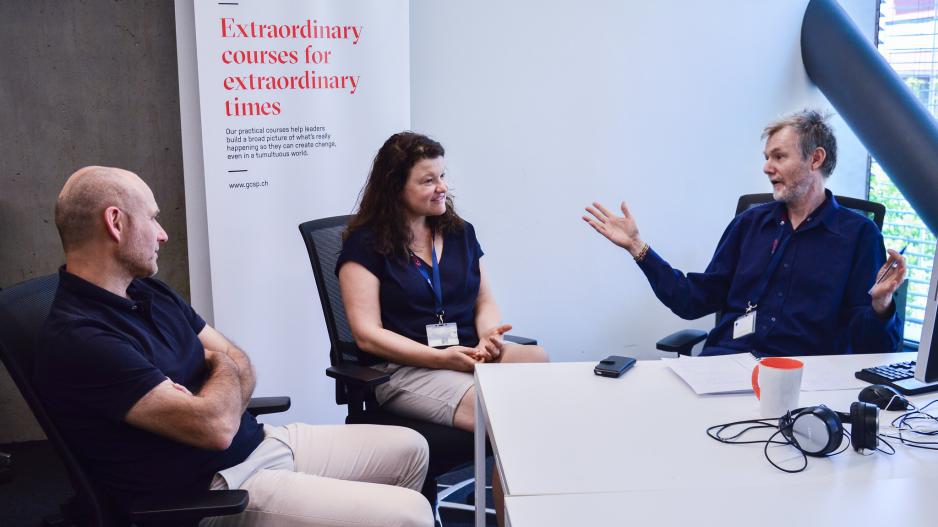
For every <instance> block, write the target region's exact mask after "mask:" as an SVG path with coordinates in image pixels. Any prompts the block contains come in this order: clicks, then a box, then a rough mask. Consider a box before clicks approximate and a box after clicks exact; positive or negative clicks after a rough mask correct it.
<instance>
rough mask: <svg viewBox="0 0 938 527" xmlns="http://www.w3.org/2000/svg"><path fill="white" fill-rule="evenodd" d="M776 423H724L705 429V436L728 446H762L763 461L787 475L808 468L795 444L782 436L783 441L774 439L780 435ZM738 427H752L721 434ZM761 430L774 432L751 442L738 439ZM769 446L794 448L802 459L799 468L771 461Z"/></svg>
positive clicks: (763, 420) (760, 420) (751, 420)
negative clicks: (733, 432)
mask: <svg viewBox="0 0 938 527" xmlns="http://www.w3.org/2000/svg"><path fill="white" fill-rule="evenodd" d="M777 423H778V421H777V420H776V419H748V420H744V421H734V422H732V423H725V424H721V425H715V426H711V427H710V428H707V435H708V436H709V437H710V438H711V439H714V440H716V441H719V442H721V443H725V444H729V445H752V444H764V445H765V447H764V448H763V449H762V454H763V455H764V456H765V459H766V460H767V461H768V462H769V463H770V464H771V465H772V466H773V467H775V468H777V469H779V470H781V471H782V472H788V473H789V474H794V473H797V472H801V471H802V470H804V469H805V468H807V466H808V456H807V455H805V453H804V451H803V450H802V449H801V448H799V447H798V445H797V443H795V442H792V441H791V440H789V439H788V438H787V437H785V436H784V435H783V436H782V437H784V438H785V440H784V441H779V440H776V439H775V438H776V436H778V435H779V434H781V433H782V431H781V430H780V429H779V427H778V424H777ZM740 425H752V426H747V427H745V428H743V429H742V430H740V431H739V432H736V433H735V434H732V435H729V436H725V435H723V433H724V432H727V431H728V429H730V428H731V427H734V426H740ZM761 429H773V430H775V432H774V433H773V434H772V435H771V436H769V438H768V439H753V440H740V439H739V438H740V437H742V435H743V434H745V433H747V432H749V431H752V430H761ZM769 445H782V446H785V445H787V446H792V447H794V449H795V451H797V452H798V453H799V454H801V457H802V465H801V467H800V468H797V469H789V468H784V467H782V466H781V465H779V464H778V463H776V462H775V461H773V460H772V457H771V456H770V455H769Z"/></svg>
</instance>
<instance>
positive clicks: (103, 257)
mask: <svg viewBox="0 0 938 527" xmlns="http://www.w3.org/2000/svg"><path fill="white" fill-rule="evenodd" d="M158 213H159V209H158V207H157V205H156V201H155V200H154V198H153V193H152V192H151V191H150V189H149V187H147V185H146V184H145V183H144V182H143V181H142V180H141V179H140V178H139V177H137V176H136V175H134V174H132V173H130V172H127V171H124V170H119V169H114V168H105V167H87V168H84V169H81V170H79V171H78V172H76V173H75V174H73V175H72V176H71V177H70V178H69V179H68V181H67V182H66V183H65V186H64V187H63V189H62V192H61V194H60V195H59V198H58V200H57V201H56V210H55V221H56V226H57V227H58V229H59V234H60V236H61V238H62V245H63V248H64V249H65V262H66V263H65V266H64V267H62V269H61V270H60V271H59V275H60V282H59V289H58V291H57V293H56V298H55V301H54V303H53V306H52V309H51V311H50V314H49V318H48V320H47V321H46V325H45V327H44V329H43V333H42V336H41V341H40V344H39V348H38V350H37V354H36V359H35V360H36V365H35V366H36V367H35V373H34V377H35V378H34V382H35V385H36V388H37V391H38V393H39V396H40V397H41V398H42V400H43V402H44V403H45V405H46V407H47V409H48V411H49V414H50V415H51V417H52V419H53V420H54V421H55V422H56V424H57V425H58V427H59V429H60V430H61V431H62V434H63V436H64V437H65V439H66V441H68V442H69V444H70V445H71V446H72V448H73V449H74V451H75V453H76V454H77V457H78V460H79V462H80V463H82V465H83V466H84V467H85V469H86V470H87V471H88V472H89V474H90V476H91V478H92V480H93V481H94V483H95V484H97V485H98V486H100V487H101V488H102V489H103V490H104V491H105V492H106V493H107V494H108V495H109V497H110V498H112V500H113V502H114V504H115V505H116V508H117V509H118V510H120V509H124V508H126V507H127V506H128V505H129V504H130V503H131V502H132V501H134V500H136V499H138V498H144V497H151V496H153V495H173V494H180V493H187V492H191V491H193V490H196V489H201V490H205V489H208V488H213V489H223V488H244V489H247V490H248V491H249V493H250V502H249V504H248V509H247V511H246V512H244V513H242V514H241V515H238V516H229V517H222V518H214V519H212V520H211V522H212V523H214V524H224V523H226V522H230V523H231V524H237V525H255V524H256V525H268V524H276V523H277V522H278V521H280V520H281V519H283V518H290V519H291V522H295V524H298V525H305V524H309V525H337V526H338V525H348V524H350V523H354V524H356V525H374V526H379V525H402V526H404V525H421V526H423V525H426V526H429V525H432V523H433V520H432V514H431V511H430V507H429V504H428V503H427V501H426V499H424V498H423V496H421V495H420V494H419V493H418V492H416V491H417V490H419V489H420V487H421V485H422V483H423V479H424V476H425V474H426V469H427V445H426V441H425V440H424V439H423V438H422V437H421V436H419V435H418V434H417V433H416V432H414V431H412V430H409V429H404V428H399V427H378V426H367V425H362V426H311V425H306V424H302V423H295V424H291V425H287V426H285V427H273V426H267V425H265V426H262V425H261V424H259V423H258V422H257V421H256V420H255V419H254V417H253V416H251V415H250V414H249V413H247V412H246V411H245V409H246V407H247V404H248V401H249V400H250V398H251V394H252V392H253V390H254V384H255V377H254V369H253V367H252V365H251V362H250V360H248V357H247V355H246V354H245V353H244V352H243V351H241V350H240V349H238V347H237V346H235V345H234V344H232V343H231V341H229V340H228V339H227V338H226V337H224V336H223V335H222V334H221V333H219V332H218V331H216V330H215V329H214V328H212V327H211V326H209V325H207V324H206V323H205V321H204V320H202V318H201V317H199V315H198V314H196V312H195V311H194V310H193V309H192V308H191V307H190V306H189V305H188V304H187V303H186V302H185V301H184V300H182V299H181V298H180V297H179V296H178V295H177V294H176V293H174V292H173V291H172V290H171V289H170V288H169V287H168V286H166V285H165V284H163V283H162V282H160V281H158V280H156V279H153V278H151V277H152V276H153V275H154V274H155V273H156V271H157V253H158V251H159V248H160V246H161V245H162V244H163V243H165V242H166V240H167V235H166V232H165V231H164V230H163V228H162V227H161V226H160V224H159V221H158V220H157V215H158ZM363 503H367V506H363V505H362V504H363ZM292 524H294V523H291V525H292Z"/></svg>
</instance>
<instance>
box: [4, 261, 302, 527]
mask: <svg viewBox="0 0 938 527" xmlns="http://www.w3.org/2000/svg"><path fill="white" fill-rule="evenodd" d="M58 283H59V276H58V274H52V275H47V276H42V277H39V278H34V279H32V280H28V281H26V282H22V283H19V284H16V285H14V286H12V287H9V288H7V289H4V290H3V291H0V359H2V360H3V364H4V365H5V366H6V368H7V370H8V371H9V372H10V377H12V378H13V381H14V382H15V383H16V386H17V388H19V390H20V393H22V394H23V398H24V399H26V403H27V404H28V405H29V408H30V409H31V410H32V412H33V415H35V417H36V420H37V421H38V422H39V425H40V426H41V427H42V430H43V432H45V434H46V437H48V439H49V441H50V443H51V444H52V446H53V447H54V448H55V451H56V453H57V454H58V455H59V457H60V458H61V459H62V462H63V464H64V465H65V468H66V470H67V471H68V475H69V479H70V480H71V483H72V487H73V489H74V491H75V496H74V497H73V498H71V499H70V500H69V502H68V503H66V504H64V505H63V506H62V512H63V515H64V516H65V520H66V521H67V522H70V523H71V524H74V525H80V526H93V527H110V526H117V525H126V524H128V522H129V523H131V524H134V525H140V526H146V525H196V524H198V522H199V520H201V519H202V518H206V517H209V516H225V515H229V514H237V513H239V512H241V511H243V510H244V508H245V507H246V506H247V503H248V493H247V491H244V490H221V491H211V490H205V491H204V492H200V493H197V494H193V495H187V496H179V497H176V498H172V499H153V500H141V501H140V502H139V503H136V504H135V505H134V506H133V507H132V509H131V510H130V511H129V513H128V515H127V516H126V517H125V516H123V515H120V514H117V513H116V511H115V510H114V509H113V507H112V506H111V505H110V503H109V502H108V498H107V497H106V495H105V494H104V493H102V492H101V491H100V490H99V489H97V488H96V486H95V484H94V483H93V482H92V481H91V480H90V479H89V477H88V475H87V474H86V473H85V471H84V469H83V468H82V466H81V463H80V462H79V461H78V458H77V457H76V455H75V454H74V453H73V452H72V450H71V448H69V446H68V444H67V443H66V442H65V440H64V439H63V437H62V435H61V434H60V433H59V430H58V428H57V427H56V425H55V423H54V422H52V419H51V418H50V417H49V414H48V413H46V410H45V407H44V406H43V404H42V401H41V400H40V399H39V397H38V396H37V395H36V392H35V391H34V390H33V386H32V373H33V350H34V346H35V343H36V340H37V338H38V336H39V332H40V330H41V329H42V326H43V324H44V323H45V320H46V317H48V315H49V310H50V308H51V306H52V301H53V300H54V298H55V291H56V288H57V287H58ZM289 407H290V398H289V397H263V398H257V399H252V400H251V403H250V407H249V411H250V412H251V413H253V414H254V415H259V414H265V413H273V412H282V411H285V410H287V409H288V408H289Z"/></svg>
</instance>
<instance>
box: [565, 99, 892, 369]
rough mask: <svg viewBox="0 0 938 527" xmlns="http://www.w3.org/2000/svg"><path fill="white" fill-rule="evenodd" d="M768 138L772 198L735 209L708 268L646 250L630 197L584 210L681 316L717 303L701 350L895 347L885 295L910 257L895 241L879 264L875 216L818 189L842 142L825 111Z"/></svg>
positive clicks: (801, 116)
mask: <svg viewBox="0 0 938 527" xmlns="http://www.w3.org/2000/svg"><path fill="white" fill-rule="evenodd" d="M763 138H766V144H765V151H764V154H765V160H766V161H765V165H764V167H763V171H764V172H765V174H766V175H767V176H768V177H769V181H770V182H771V184H772V192H773V197H774V198H775V201H774V202H772V203H768V204H765V205H761V206H757V207H753V208H751V209H749V210H747V211H745V212H742V213H740V214H739V215H738V216H737V217H736V218H734V219H733V221H732V222H731V223H730V225H729V226H728V227H727V228H726V231H725V232H724V233H723V237H722V238H721V239H720V243H719V244H718V245H717V249H716V252H715V253H714V255H713V259H712V260H711V262H710V265H708V266H707V270H706V271H704V272H703V273H688V274H687V275H686V276H685V275H684V274H683V273H681V272H680V271H678V270H676V269H673V268H672V267H671V266H670V265H669V264H668V263H667V262H666V261H665V260H664V259H662V258H661V257H660V256H659V255H658V254H657V253H656V252H655V251H653V250H651V249H650V247H649V246H648V244H646V243H645V242H644V241H642V239H641V238H640V237H639V232H638V227H637V225H636V222H635V219H634V217H633V216H632V215H631V214H630V213H629V210H628V208H627V207H626V205H625V203H622V205H621V209H622V214H623V215H622V216H616V215H615V214H613V213H612V212H610V211H609V210H607V209H606V208H605V207H603V206H602V205H600V204H599V203H593V207H587V209H586V210H587V211H588V212H589V213H590V214H591V217H590V216H584V218H583V219H584V220H585V221H586V222H587V223H589V224H590V225H591V226H592V227H593V228H594V229H595V230H596V231H597V232H599V233H600V234H602V235H603V236H605V237H606V238H608V239H609V240H610V241H612V242H613V243H615V244H616V245H619V246H620V247H622V248H624V249H625V250H627V251H629V253H630V254H631V255H632V256H633V257H634V258H635V261H636V262H638V265H639V268H640V269H641V270H642V271H643V272H644V273H645V276H646V277H647V278H648V281H649V283H650V284H651V287H652V289H653V290H654V292H655V295H656V296H657V297H658V299H659V300H661V301H662V302H663V303H664V304H665V305H666V306H668V307H669V308H670V309H671V310H672V311H673V312H674V313H675V314H676V315H678V316H680V317H682V318H685V319H695V318H699V317H702V316H704V315H707V314H710V313H714V312H716V311H722V313H723V316H722V318H721V319H720V323H719V324H718V325H717V326H716V327H715V328H714V329H713V330H712V331H711V332H710V334H709V336H708V337H707V341H706V343H705V344H704V349H703V354H704V355H717V354H725V353H741V352H752V353H754V354H756V355H760V356H763V355H774V356H779V355H829V354H841V353H883V352H892V351H896V349H897V347H898V345H899V342H900V340H901V327H900V321H899V318H898V316H897V314H896V312H895V311H896V308H895V303H894V302H893V300H892V296H893V293H895V291H896V289H897V288H898V287H899V285H901V284H902V281H903V280H904V279H905V260H904V258H903V257H902V256H901V255H900V254H898V253H896V252H895V251H892V250H890V251H889V255H890V257H889V261H888V262H886V263H884V260H885V255H884V251H883V237H882V235H881V234H880V232H879V229H877V228H876V225H875V224H874V223H873V222H872V221H870V220H869V219H868V218H865V217H863V216H861V215H859V214H856V213H854V212H853V211H850V210H848V209H845V208H843V207H841V206H840V205H838V203H837V200H836V199H834V197H833V195H832V194H831V192H830V191H829V190H826V189H825V187H824V183H825V180H826V178H827V177H828V176H830V174H831V172H832V171H833V170H834V166H835V165H836V162H837V143H836V140H835V138H834V134H833V132H832V131H831V129H830V127H829V126H828V125H827V123H826V122H825V119H824V117H823V116H821V115H820V114H819V113H817V112H814V111H803V112H799V113H796V114H794V115H792V116H790V117H788V118H785V119H782V120H780V121H777V122H775V123H772V124H770V125H769V126H767V127H766V128H765V130H764V132H763ZM889 267H893V270H892V271H891V272H890V273H889V274H888V275H887V276H886V277H885V278H884V279H883V280H879V278H880V277H882V276H883V274H884V273H885V272H886V270H887V269H888V268H889Z"/></svg>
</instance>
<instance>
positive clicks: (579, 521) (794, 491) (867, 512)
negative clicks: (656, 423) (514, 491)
mask: <svg viewBox="0 0 938 527" xmlns="http://www.w3.org/2000/svg"><path fill="white" fill-rule="evenodd" d="M936 494H938V480H936V479H932V478H929V479H911V478H901V479H886V480H874V481H871V482H860V483H859V484H846V483H844V482H833V483H831V482H821V481H813V482H810V483H807V484H803V485H802V484H795V485H788V486H787V487H786V488H784V489H776V488H771V489H766V488H763V487H743V488H739V489H734V490H733V491H732V492H727V490H726V489H717V488H713V487H705V488H702V489H698V490H695V491H694V492H690V493H681V494H679V495H675V494H674V493H673V492H671V491H665V490H649V491H632V492H613V493H595V494H563V495H547V496H515V497H509V498H507V499H506V500H505V511H506V514H507V517H508V520H509V521H510V522H511V525H513V526H515V527H521V526H533V525H536V526H537V527H570V526H571V525H589V526H590V527H620V526H622V525H655V526H658V527H687V526H696V525H700V526H705V525H719V526H721V527H753V526H759V527H795V526H815V525H828V526H868V525H878V526H885V525H897V526H903V527H905V526H924V525H935V524H936V523H938V512H936V511H935V510H934V508H933V507H932V506H931V503H932V501H933V500H934V498H935V495H936Z"/></svg>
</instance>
